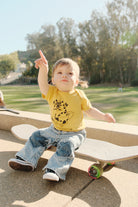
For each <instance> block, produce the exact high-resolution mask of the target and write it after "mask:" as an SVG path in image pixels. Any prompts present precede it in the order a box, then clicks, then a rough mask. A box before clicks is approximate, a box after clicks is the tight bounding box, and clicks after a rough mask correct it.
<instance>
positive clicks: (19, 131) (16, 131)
mask: <svg viewBox="0 0 138 207" xmlns="http://www.w3.org/2000/svg"><path fill="white" fill-rule="evenodd" d="M36 130H38V128H37V127H35V126H33V125H30V124H19V125H16V126H13V127H12V128H11V132H12V134H13V135H14V136H15V137H16V138H17V139H20V140H23V141H27V140H28V139H29V137H30V136H31V135H32V133H33V132H35V131H36Z"/></svg>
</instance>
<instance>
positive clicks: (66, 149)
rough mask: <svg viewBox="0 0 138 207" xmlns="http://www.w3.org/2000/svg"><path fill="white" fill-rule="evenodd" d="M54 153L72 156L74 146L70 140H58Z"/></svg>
mask: <svg viewBox="0 0 138 207" xmlns="http://www.w3.org/2000/svg"><path fill="white" fill-rule="evenodd" d="M56 153H57V155H59V156H63V157H74V146H73V144H72V143H71V142H70V141H68V142H60V143H59V145H58V147H57V151H56Z"/></svg>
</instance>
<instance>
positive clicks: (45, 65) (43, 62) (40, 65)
mask: <svg viewBox="0 0 138 207" xmlns="http://www.w3.org/2000/svg"><path fill="white" fill-rule="evenodd" d="M39 54H40V57H41V58H39V59H37V60H36V61H35V68H36V69H38V68H42V69H44V70H47V72H48V62H47V60H46V58H45V56H44V55H43V53H42V51H41V50H39Z"/></svg>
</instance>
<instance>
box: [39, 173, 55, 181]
mask: <svg viewBox="0 0 138 207" xmlns="http://www.w3.org/2000/svg"><path fill="white" fill-rule="evenodd" d="M43 179H46V180H51V181H57V182H58V181H59V177H58V175H57V174H56V173H54V172H46V173H45V174H44V175H43Z"/></svg>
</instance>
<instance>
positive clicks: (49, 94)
mask: <svg viewBox="0 0 138 207" xmlns="http://www.w3.org/2000/svg"><path fill="white" fill-rule="evenodd" d="M54 92H55V86H52V85H49V89H48V92H47V95H46V96H45V95H44V94H43V93H42V98H43V99H46V100H47V101H48V102H49V101H50V100H51V98H52V96H53V93H54Z"/></svg>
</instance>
